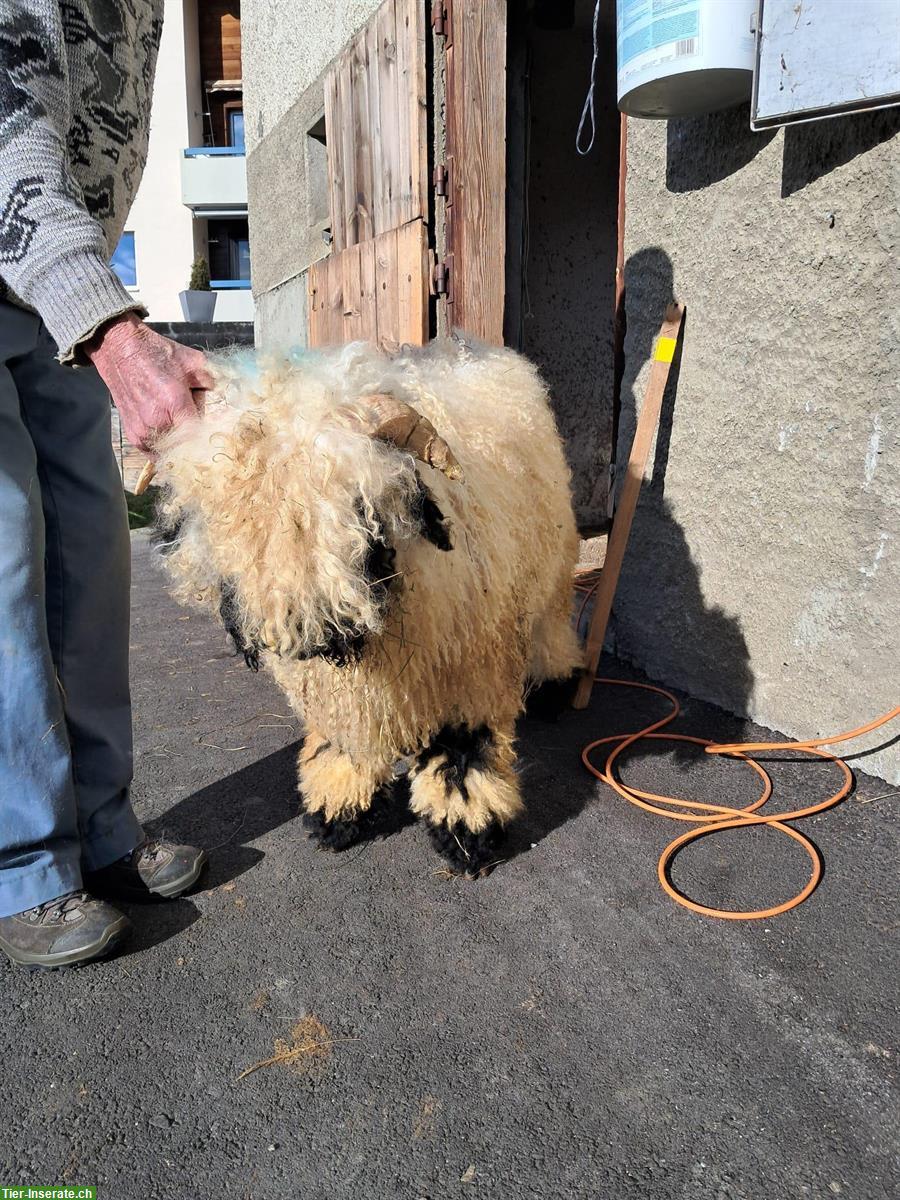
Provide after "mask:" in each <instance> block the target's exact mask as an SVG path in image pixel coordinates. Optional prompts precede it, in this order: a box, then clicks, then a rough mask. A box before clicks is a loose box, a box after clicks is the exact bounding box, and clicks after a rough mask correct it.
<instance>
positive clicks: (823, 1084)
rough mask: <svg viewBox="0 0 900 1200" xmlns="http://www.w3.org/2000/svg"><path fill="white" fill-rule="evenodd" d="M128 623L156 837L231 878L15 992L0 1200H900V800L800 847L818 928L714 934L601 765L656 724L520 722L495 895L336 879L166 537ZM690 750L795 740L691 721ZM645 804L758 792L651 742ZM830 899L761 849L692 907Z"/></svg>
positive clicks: (735, 841)
mask: <svg viewBox="0 0 900 1200" xmlns="http://www.w3.org/2000/svg"><path fill="white" fill-rule="evenodd" d="M134 602H135V613H134V622H133V672H134V706H135V730H136V750H137V756H136V780H135V791H134V795H135V802H136V806H137V809H138V813H139V815H140V816H141V818H142V819H143V820H144V821H145V823H146V824H147V826H148V827H149V828H150V829H152V830H153V831H156V832H159V831H162V832H164V833H165V834H166V835H167V836H171V837H174V838H178V839H183V840H189V841H197V842H200V843H202V844H204V845H206V846H207V847H209V849H210V859H211V863H210V869H209V873H208V876H207V877H206V879H205V882H204V886H203V890H202V891H200V892H198V893H197V894H195V895H193V896H190V897H188V898H185V899H182V900H179V901H175V902H172V903H168V904H160V905H155V906H151V907H149V908H147V907H143V908H140V907H136V906H127V911H128V912H129V915H131V916H132V918H133V919H134V921H135V925H136V930H135V936H134V938H133V940H132V941H131V943H130V944H129V945H128V947H127V948H126V950H125V951H124V952H123V953H122V954H121V955H120V956H119V957H117V958H115V959H113V960H111V961H108V962H105V963H100V964H97V965H94V966H92V967H89V968H86V969H83V970H81V971H78V972H57V973H49V974H48V973H39V974H30V973H27V972H24V971H21V970H16V969H14V968H12V967H11V966H6V965H5V964H4V965H3V966H0V981H2V984H0V986H2V989H3V996H4V1000H3V1004H2V1017H0V1064H2V1066H0V1071H2V1074H0V1081H2V1098H0V1186H8V1185H11V1184H21V1183H28V1182H31V1183H45V1184H49V1183H64V1182H69V1183H72V1184H73V1185H74V1184H95V1185H97V1187H98V1189H99V1191H98V1195H99V1197H100V1198H101V1200H155V1198H159V1200H208V1198H209V1200H211V1198H213V1197H220V1196H223V1197H229V1198H231V1197H235V1198H239V1200H243V1198H244V1197H248V1198H249V1197H255V1198H260V1200H270V1198H271V1200H289V1198H290V1200H293V1198H302V1200H343V1198H345V1197H346V1198H348V1200H349V1198H352V1200H381V1198H382V1197H386V1198H394V1197H396V1198H398V1200H399V1198H403V1200H420V1198H428V1200H445V1198H448V1197H449V1198H456V1197H462V1198H463V1200H464V1198H466V1197H479V1196H480V1197H491V1198H496V1200H544V1198H548V1200H549V1198H551V1197H552V1198H554V1200H556V1198H559V1200H563V1198H565V1200H582V1198H584V1200H587V1198H591V1200H594V1198H599V1200H632V1198H634V1200H637V1198H642V1200H643V1198H645V1197H650V1198H653V1200H655V1198H660V1200H667V1198H669V1197H671V1198H673V1200H674V1198H690V1200H694V1198H697V1200H700V1198H703V1200H707V1198H709V1200H713V1198H715V1200H732V1198H741V1200H745V1198H746V1200H780V1198H782V1197H783V1198H785V1200H794V1198H797V1197H814V1198H816V1200H819V1198H826V1200H831V1197H835V1196H842V1197H846V1198H852V1200H862V1198H864V1197H867V1198H868V1197H871V1198H878V1200H883V1198H888V1197H890V1198H891V1200H894V1198H895V1197H896V1196H897V1195H898V1194H900V1170H898V1121H900V1089H898V1077H897V1068H898V1053H900V1050H898V1037H897V1026H898V1021H897V999H898V982H897V981H898V969H897V967H898V963H897V944H898V929H900V905H898V900H897V883H898V869H897V864H898V849H900V845H898V843H900V837H898V828H897V819H896V816H897V808H896V806H897V803H898V796H897V790H896V789H893V791H892V789H890V788H889V787H888V786H887V785H886V784H883V783H882V782H880V781H879V780H878V779H875V778H872V777H869V776H866V775H864V774H859V776H858V784H857V787H856V790H855V791H854V793H853V794H852V796H851V797H850V798H849V799H848V800H847V801H846V802H845V803H843V804H842V805H841V806H840V807H838V808H836V809H835V810H833V811H831V812H827V813H825V814H823V815H821V816H819V817H816V818H813V819H811V820H810V821H808V822H806V826H805V827H806V829H807V831H808V832H809V833H810V834H811V836H812V837H813V839H814V840H815V841H816V843H817V844H818V845H819V847H820V848H821V850H822V852H823V854H824V856H825V861H826V873H825V877H824V880H823V883H822V885H821V886H820V887H819V889H818V891H817V892H816V893H815V894H814V895H813V896H812V898H811V899H810V900H809V901H808V902H807V903H805V904H804V905H802V906H801V908H800V909H798V910H796V911H794V912H791V913H788V914H786V915H784V916H781V917H778V918H775V919H773V920H769V921H760V922H750V923H745V922H726V921H716V920H710V919H706V918H703V917H700V916H696V915H694V914H692V913H690V912H688V911H686V910H684V909H682V908H679V907H677V906H676V905H674V904H673V903H672V902H671V901H670V900H669V899H667V898H666V896H665V895H664V894H663V893H662V891H661V890H660V888H659V886H658V884H657V882H656V860H657V857H658V854H659V852H660V850H661V848H662V847H663V845H664V844H665V843H666V842H667V841H668V840H669V839H670V838H671V837H672V836H674V835H675V834H676V833H678V832H680V829H679V828H678V827H676V826H674V825H669V824H668V823H665V822H662V821H659V820H657V819H656V818H654V817H651V816H649V815H647V814H644V813H642V812H640V811H638V810H637V809H634V808H632V807H630V806H629V805H627V804H626V803H625V802H624V801H622V800H620V799H619V798H618V797H617V796H615V795H614V794H613V793H612V792H611V791H609V789H607V788H606V787H604V785H602V784H601V783H599V782H598V781H596V780H594V779H593V778H592V777H591V776H590V775H588V773H587V772H586V771H585V770H584V768H583V767H582V765H581V762H580V750H581V747H582V746H583V745H584V743H586V742H587V741H589V740H591V739H593V738H596V737H600V736H603V735H604V734H606V733H612V732H619V731H625V730H629V729H632V728H635V727H636V726H638V725H639V724H646V723H647V721H649V720H650V719H652V718H653V717H654V716H655V715H658V714H659V713H660V712H661V711H662V708H663V705H662V702H661V701H657V700H655V699H654V698H653V697H649V696H647V695H645V694H644V695H642V694H640V693H634V694H632V693H629V692H625V691H624V690H623V689H597V690H596V691H595V696H594V700H593V702H592V704H591V707H590V708H589V709H588V710H587V711H586V712H583V713H570V714H568V715H567V716H566V717H565V718H564V719H563V720H562V721H561V722H560V723H559V724H557V725H540V724H536V723H532V722H523V724H522V726H521V758H522V767H523V782H524V790H525V794H526V799H527V802H528V806H529V811H528V816H527V818H526V820H525V821H524V822H523V824H522V825H521V826H520V827H519V828H518V829H517V830H516V831H515V833H514V835H513V837H512V839H511V844H510V846H509V848H508V849H507V851H506V853H507V856H508V857H507V861H505V862H504V863H503V864H502V865H501V866H500V867H499V868H498V869H497V870H496V871H495V872H494V873H493V874H492V875H491V876H490V877H489V878H488V879H485V880H481V881H478V882H467V881H464V880H460V879H454V878H447V875H446V872H444V871H443V870H442V869H441V864H440V861H439V860H438V859H437V858H436V857H435V855H434V853H433V851H432V849H431V847H430V845H429V843H428V839H427V837H426V835H425V832H424V830H422V829H421V828H419V827H418V826H415V825H413V826H410V827H408V828H406V829H403V830H402V831H401V832H399V833H397V834H396V835H395V836H393V837H390V838H388V839H386V840H384V841H380V842H375V843H372V844H369V845H367V846H364V847H362V848H357V849H354V850H351V851H349V852H347V853H345V854H343V855H339V856H335V855H330V854H327V853H322V852H319V851H317V850H316V849H315V847H314V846H313V844H312V843H310V842H308V841H307V840H305V838H304V836H303V833H302V830H301V827H300V821H299V819H298V815H297V802H296V796H295V783H294V758H295V755H296V750H297V738H298V733H297V729H296V726H295V724H294V722H293V720H292V719H291V718H290V715H289V714H288V710H287V707H286V704H285V703H284V701H283V700H282V698H281V696H280V693H279V692H278V691H277V689H276V688H275V686H274V684H273V683H272V682H271V680H270V679H268V678H267V677H266V676H265V675H263V674H260V675H259V676H254V675H252V674H251V673H250V672H248V671H247V670H246V669H245V668H244V666H243V663H242V662H239V661H238V660H236V659H234V658H233V657H231V656H230V652H229V650H228V648H227V646H226V644H225V639H224V636H223V634H222V632H221V630H219V629H218V628H216V627H214V626H213V625H212V624H211V623H210V622H208V621H206V620H205V619H202V618H200V617H198V616H196V615H194V614H188V613H186V612H184V611H182V610H181V609H179V608H177V607H176V606H175V605H174V604H173V602H172V601H171V600H170V599H169V597H168V596H167V594H166V591H165V581H164V579H163V577H162V575H161V574H160V573H159V571H158V569H157V568H156V566H155V565H153V564H152V563H151V561H150V555H149V552H148V548H147V544H146V540H145V537H144V535H136V537H135V584H134ZM604 670H605V671H606V672H607V673H609V674H613V675H617V676H619V677H621V678H629V677H633V678H641V677H640V676H637V675H635V674H634V673H633V672H630V671H629V670H628V669H627V668H626V667H624V666H623V665H622V664H619V663H615V662H607V663H605V664H604ZM866 715H868V714H861V719H862V717H864V716H866ZM678 728H680V729H682V730H684V731H687V732H699V733H701V734H703V735H705V736H710V737H714V738H717V739H720V740H732V739H734V738H743V739H756V738H761V737H766V736H768V735H769V734H770V731H766V730H761V729H759V728H758V727H756V726H753V725H750V724H748V723H746V722H741V721H738V720H737V719H735V718H732V717H729V716H727V715H725V714H723V713H721V712H720V711H718V710H716V709H714V708H711V707H710V706H708V705H705V704H701V703H698V702H695V701H691V700H686V701H685V706H684V714H683V716H682V717H681V718H680V720H679V724H678ZM777 759H778V761H774V762H772V763H771V764H770V770H771V773H772V775H773V777H774V779H775V782H776V786H777V789H778V793H777V794H778V796H779V797H780V799H779V802H778V803H779V806H780V807H782V808H785V809H786V808H793V807H796V806H798V805H801V804H804V803H809V802H810V800H811V799H812V798H813V797H820V796H822V795H824V794H826V792H827V791H830V790H833V788H832V785H833V784H834V786H836V784H835V782H834V781H835V779H836V772H835V770H834V768H833V767H829V766H828V765H827V764H824V763H822V764H819V763H809V762H808V761H802V762H800V761H798V760H797V757H796V756H792V755H779V756H777ZM864 761H865V760H861V763H860V765H861V766H864ZM624 773H625V775H626V776H627V778H628V779H629V780H630V781H633V782H634V783H635V784H637V786H639V787H640V786H644V787H646V788H652V789H654V790H662V791H670V792H673V793H676V794H683V795H690V796H693V797H695V798H698V799H705V800H707V801H709V802H711V803H716V802H720V803H721V802H724V803H735V804H744V803H747V802H748V801H749V800H750V799H752V798H753V796H754V795H755V794H756V792H755V788H756V783H755V777H754V776H752V774H751V773H750V772H749V771H748V770H747V769H746V768H741V767H740V766H736V765H734V764H729V763H726V762H723V761H720V760H714V759H710V758H709V757H704V756H702V754H700V753H695V752H694V751H691V750H688V751H685V750H680V751H678V752H677V753H676V752H674V751H673V750H672V748H671V747H667V746H665V745H663V744H661V743H657V744H656V745H655V746H653V747H652V748H651V749H649V750H647V749H643V748H642V749H640V750H638V751H635V752H633V753H631V754H630V755H629V757H628V759H627V761H626V762H625V763H624ZM806 872H807V860H806V858H805V856H804V854H803V852H802V850H801V849H800V848H799V847H798V846H796V845H795V844H794V843H793V842H791V841H789V839H787V838H785V837H783V836H779V835H778V834H776V833H774V832H772V831H767V830H762V829H760V830H754V831H750V832H749V833H748V832H746V831H743V832H741V833H739V834H725V835H721V836H719V837H713V838H708V839H705V840H704V841H703V842H701V843H699V844H697V845H696V846H694V847H693V848H691V849H689V850H688V851H686V852H685V854H684V855H683V856H682V858H681V860H680V861H679V862H678V863H677V864H676V868H675V879H676V881H677V882H678V883H679V884H680V885H681V886H683V887H685V888H687V889H689V890H690V891H691V893H692V894H693V895H694V896H695V897H697V898H700V899H703V900H705V901H707V902H709V903H712V904H719V905H726V906H744V907H748V906H749V907H756V906H760V905H765V904H770V903H775V902H777V901H778V900H781V899H786V898H787V897H788V896H789V895H791V894H793V892H795V891H796V890H798V888H799V887H800V886H801V885H802V883H803V881H804V880H805V878H806ZM123 907H126V906H123ZM279 1052H280V1053H281V1054H282V1061H275V1062H271V1063H269V1064H268V1065H263V1066H260V1067H259V1068H258V1069H257V1070H255V1071H253V1072H251V1073H250V1074H245V1075H243V1077H242V1073H243V1072H245V1071H246V1069H247V1068H248V1067H252V1066H254V1065H256V1064H258V1063H261V1062H264V1061H265V1060H267V1059H272V1058H276V1057H277V1056H278V1054H279ZM285 1055H287V1058H286V1059H285V1058H284V1056H285Z"/></svg>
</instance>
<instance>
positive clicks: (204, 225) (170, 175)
mask: <svg viewBox="0 0 900 1200" xmlns="http://www.w3.org/2000/svg"><path fill="white" fill-rule="evenodd" d="M245 162H246V160H245V152H244V129H243V83H242V71H241V23H240V3H239V0H165V15H164V20H163V32H162V41H161V44H160V51H159V59H158V65H157V74H156V85H155V89H154V93H153V108H152V111H151V117H150V145H149V152H148V157H147V165H146V167H145V169H144V174H143V177H142V180H141V185H140V188H139V189H138V194H137V196H136V198H135V202H134V204H133V206H132V209H131V212H130V214H129V216H128V220H127V222H126V225H125V232H124V234H123V237H122V241H121V242H120V244H119V246H118V247H117V249H116V252H115V255H114V257H113V266H114V267H115V269H116V270H117V272H118V273H119V275H120V278H121V279H122V281H123V282H124V283H125V285H126V287H128V288H129V290H132V291H133V292H134V293H135V295H136V296H137V297H139V298H140V300H141V301H142V303H143V304H144V305H145V306H146V308H147V310H148V312H149V319H150V320H151V321H153V322H182V321H184V320H186V319H187V318H186V316H185V313H184V311H183V307H182V304H181V301H180V299H179V293H180V292H182V291H184V290H185V289H187V287H188V284H189V280H190V275H191V266H192V263H193V261H194V259H195V258H196V257H197V256H198V255H199V256H202V257H204V258H206V259H207V261H208V264H209V271H210V280H211V288H212V291H213V292H214V294H215V307H214V309H213V317H212V319H213V321H215V322H234V321H244V322H246V321H252V320H253V315H254V305H253V295H252V291H251V281H250V251H249V235H248V227H247V176H246V166H245Z"/></svg>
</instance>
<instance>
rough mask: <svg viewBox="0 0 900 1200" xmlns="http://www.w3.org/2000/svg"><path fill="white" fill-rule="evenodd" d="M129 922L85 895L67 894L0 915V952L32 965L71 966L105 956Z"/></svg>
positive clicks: (114, 947) (106, 905) (120, 939)
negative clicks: (10, 914)
mask: <svg viewBox="0 0 900 1200" xmlns="http://www.w3.org/2000/svg"><path fill="white" fill-rule="evenodd" d="M130 929H131V922H130V921H129V920H128V918H127V917H126V916H123V915H122V913H120V912H117V911H116V910H115V909H114V908H112V907H111V906H110V905H109V904H104V903H103V901H102V900H95V899H94V898H93V896H89V895H88V893H87V892H67V893H66V895H65V896H57V898H56V899H55V900H46V901H45V902H44V903H43V904H39V905H38V906H37V907H36V908H29V909H26V910H25V912H20V913H14V914H13V915H12V916H11V917H0V950H3V951H4V952H5V953H6V955H7V956H8V957H9V958H11V959H12V961H13V962H14V963H19V964H20V965H22V966H31V967H49V968H53V967H74V966H78V965H80V964H81V963H86V962H91V961H92V960H93V959H97V958H103V957H104V956H105V955H107V954H110V953H111V952H112V951H113V950H115V949H116V947H117V946H118V945H119V943H120V942H121V941H122V940H123V938H124V937H125V936H126V935H127V934H128V932H129V930H130Z"/></svg>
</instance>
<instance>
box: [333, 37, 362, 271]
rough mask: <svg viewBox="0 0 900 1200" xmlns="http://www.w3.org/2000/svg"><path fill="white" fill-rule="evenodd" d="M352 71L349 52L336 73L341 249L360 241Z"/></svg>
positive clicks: (342, 57) (342, 59) (344, 55)
mask: <svg viewBox="0 0 900 1200" xmlns="http://www.w3.org/2000/svg"><path fill="white" fill-rule="evenodd" d="M353 82H354V81H353V69H352V60H351V55H350V53H349V52H347V53H345V54H343V55H342V56H341V61H340V67H339V70H338V101H339V105H340V126H339V128H338V131H337V135H338V138H339V140H340V143H341V163H342V166H343V180H342V184H343V186H342V191H343V216H344V232H343V246H342V248H346V247H347V246H355V245H356V243H357V242H358V241H359V214H358V204H357V182H356V148H355V145H354V121H353Z"/></svg>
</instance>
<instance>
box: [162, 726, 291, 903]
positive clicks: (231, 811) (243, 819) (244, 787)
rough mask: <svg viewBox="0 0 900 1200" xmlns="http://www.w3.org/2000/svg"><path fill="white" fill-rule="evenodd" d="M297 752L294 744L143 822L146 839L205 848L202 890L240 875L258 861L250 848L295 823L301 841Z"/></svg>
mask: <svg viewBox="0 0 900 1200" xmlns="http://www.w3.org/2000/svg"><path fill="white" fill-rule="evenodd" d="M297 750H298V746H297V745H296V744H293V745H290V746H284V747H282V749H280V750H276V751H275V753H274V754H269V755H267V756H266V757H265V758H261V759H258V760H257V761H256V762H253V763H250V764H249V765H248V766H246V767H242V768H241V770H240V771H235V772H234V773H233V774H232V775H227V776H226V777H225V778H224V779H220V780H216V782H215V783H213V784H210V785H209V786H208V787H205V788H201V789H200V790H199V791H197V792H194V793H193V794H192V795H190V796H186V797H185V798H184V799H183V800H179V801H178V803H177V804H175V805H174V806H173V807H172V808H170V809H169V811H168V812H166V813H164V814H163V815H162V816H161V817H160V818H158V819H157V820H155V821H151V822H147V823H146V827H147V832H148V834H149V835H150V836H151V837H166V838H168V839H170V840H171V841H176V842H187V843H189V844H191V845H201V846H205V847H206V848H207V852H208V854H209V866H208V867H207V870H206V874H205V875H204V878H203V881H202V884H201V887H202V888H203V889H204V890H206V889H209V888H215V887H219V886H220V885H221V884H223V883H227V882H228V881H229V880H231V879H235V878H237V877H238V876H239V875H243V874H244V872H245V871H249V870H250V868H251V867H253V866H255V865H256V864H257V863H258V862H260V861H261V859H262V858H263V852H262V851H261V850H257V849H256V847H254V846H252V845H251V844H250V843H252V842H255V841H256V840H257V839H258V838H261V837H263V836H264V835H265V834H267V833H271V831H272V830H273V829H278V828H279V826H281V825H285V824H287V823H288V822H290V821H296V823H297V837H298V838H299V837H300V836H301V830H300V806H299V802H298V797H297V770H296V761H297Z"/></svg>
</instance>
